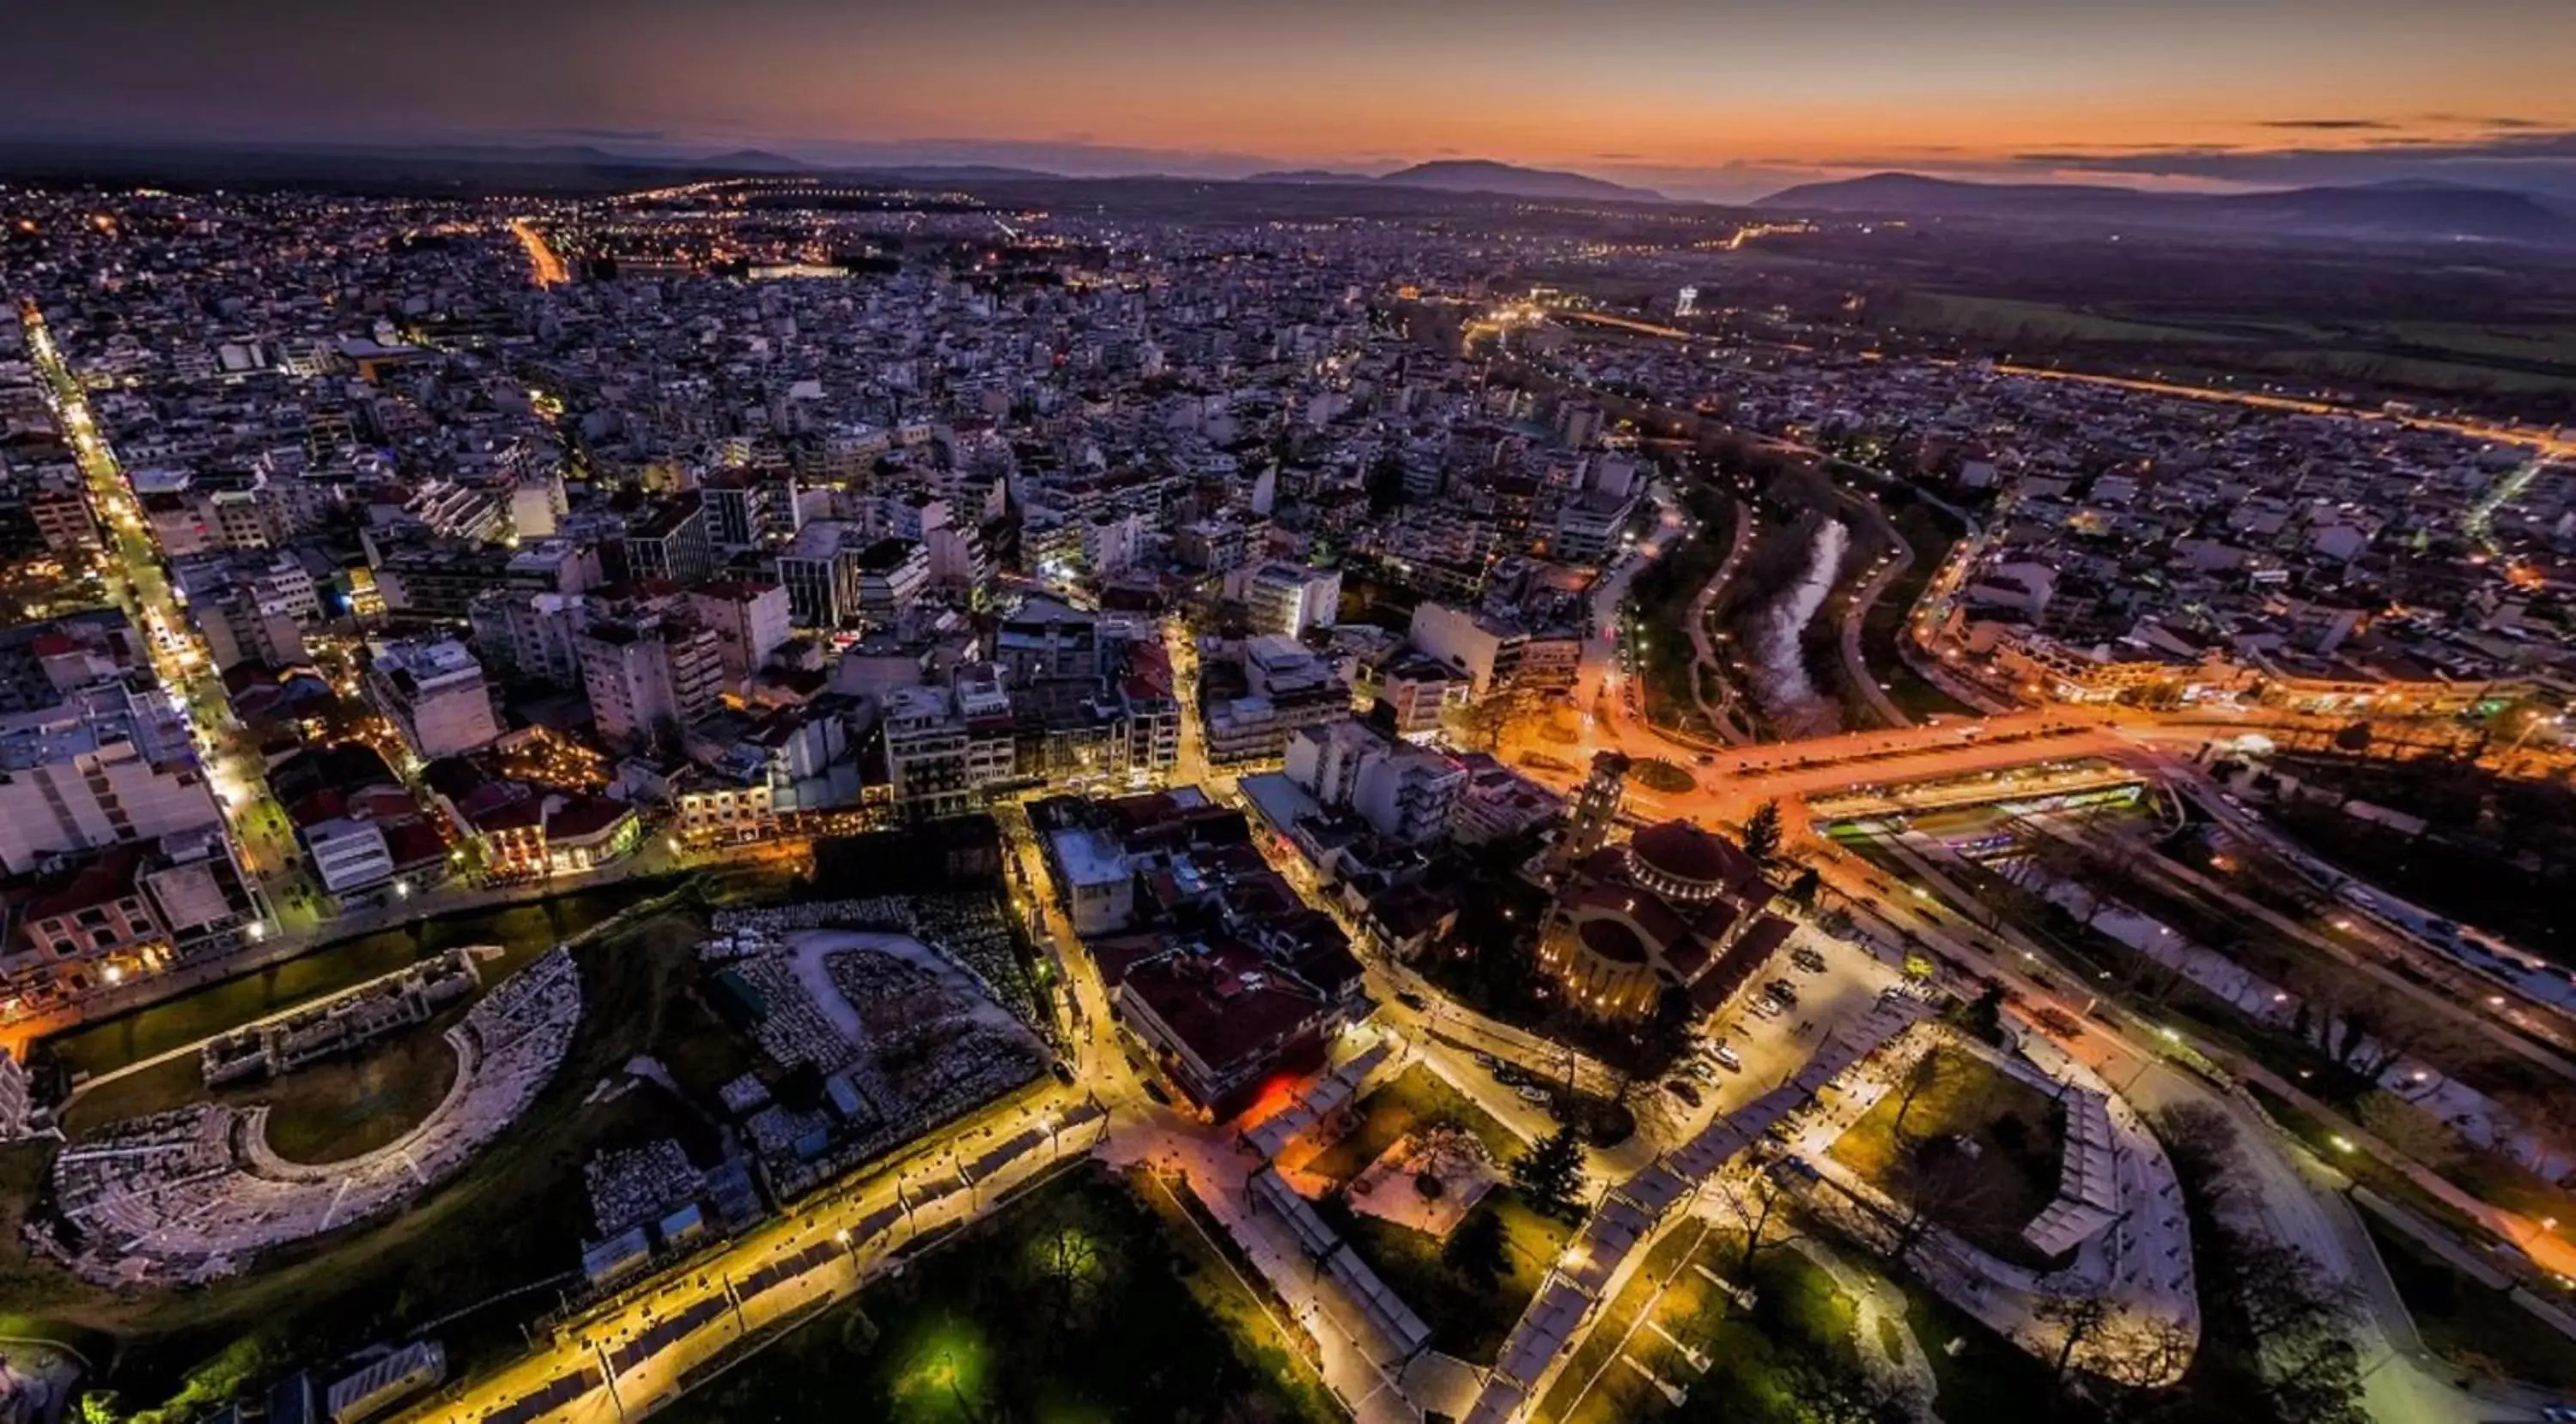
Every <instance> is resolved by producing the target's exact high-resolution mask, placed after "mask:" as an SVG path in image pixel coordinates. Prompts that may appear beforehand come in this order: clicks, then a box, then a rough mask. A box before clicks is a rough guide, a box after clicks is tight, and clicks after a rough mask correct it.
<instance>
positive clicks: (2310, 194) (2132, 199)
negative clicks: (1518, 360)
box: [1754, 173, 2576, 246]
mask: <svg viewBox="0 0 2576 1424" xmlns="http://www.w3.org/2000/svg"><path fill="white" fill-rule="evenodd" d="M1754 206H1755V207H1757V208H1766V209H1778V210H1786V211H1792V212H1811V213H1854V214H1876V215H1882V216H1887V217H1908V218H1913V217H1937V218H1971V219H1983V220H1993V221H2016V222H2080V223H2095V224H2109V225H2123V226H2132V227H2157V228H2196V229H2200V230H2203V231H2210V232H2236V233H2249V234H2252V233H2281V234H2290V233H2310V234H2318V235H2332V236H2343V237H2359V238H2378V239H2388V240H2402V241H2444V240H2456V239H2472V240H2477V241H2486V242H2515V243H2538V244H2548V245H2552V246H2559V245H2576V211H2571V210H2569V209H2567V208H2564V207H2562V206H2560V205H2559V203H2558V202H2557V201H2555V200H2552V199H2548V198H2543V197H2540V196H2537V195H2534V194H2531V193H2526V192H2522V191H2520V190H2517V189H2512V188H2496V187H2476V186H2471V185H2467V184H2456V183H2438V182H2396V183H2373V184H2367V185H2362V186H2357V187H2342V188H2286V189H2280V190H2277V191H2272V192H2261V193H2158V192H2148V191H2145V190H2142V189H2137V188H2118V187H2109V186H2101V185H2087V184H2078V183H1965V182H1959V181H1957V180H1954V179H1948V178H1926V177H1924V176H1922V175H1920V174H1915V173H1873V174H1870V175H1869V176H1867V177H1864V178H1850V179H1845V180H1843V181H1841V182H1835V183H1807V184H1802V185H1800V186H1798V187H1795V188H1784V189H1782V190H1781V191H1779V192H1777V193H1773V194H1772V195H1770V196H1769V197H1767V198H1762V199H1759V200H1757V201H1756V202H1755V203H1754Z"/></svg>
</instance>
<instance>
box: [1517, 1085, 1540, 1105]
mask: <svg viewBox="0 0 2576 1424" xmlns="http://www.w3.org/2000/svg"><path fill="white" fill-rule="evenodd" d="M1512 1091H1513V1092H1514V1093H1516V1094H1518V1095H1519V1096H1520V1099H1521V1101H1523V1102H1526V1103H1537V1104H1538V1105H1539V1106H1541V1107H1545V1106H1547V1102H1548V1096H1547V1089H1545V1088H1540V1087H1534V1086H1532V1085H1530V1084H1528V1083H1523V1084H1521V1085H1520V1086H1519V1087H1517V1088H1514V1089H1512Z"/></svg>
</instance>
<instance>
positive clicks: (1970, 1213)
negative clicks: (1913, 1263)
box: [1888, 1141, 1996, 1261]
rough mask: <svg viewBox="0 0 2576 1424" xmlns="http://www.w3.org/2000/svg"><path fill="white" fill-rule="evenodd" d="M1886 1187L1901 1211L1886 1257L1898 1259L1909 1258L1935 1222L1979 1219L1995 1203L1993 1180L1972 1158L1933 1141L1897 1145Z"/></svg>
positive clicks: (1906, 1142)
mask: <svg viewBox="0 0 2576 1424" xmlns="http://www.w3.org/2000/svg"><path fill="white" fill-rule="evenodd" d="M1890 1186H1891V1187H1892V1188H1893V1190H1892V1192H1891V1193H1890V1194H1891V1195H1892V1196H1894V1197H1895V1198H1896V1199H1897V1201H1898V1202H1899V1203H1900V1205H1901V1208H1902V1210H1901V1211H1900V1212H1899V1214H1898V1216H1897V1224H1896V1240H1895V1242H1894V1244H1893V1245H1891V1246H1890V1247H1889V1249H1888V1254H1889V1255H1891V1256H1894V1257H1895V1258H1896V1259H1898V1260H1900V1261H1902V1260H1906V1259H1909V1258H1911V1257H1912V1256H1913V1254H1914V1250H1915V1248H1916V1247H1918V1246H1921V1245H1922V1244H1923V1238H1924V1237H1926V1236H1928V1235H1930V1234H1931V1231H1932V1226H1933V1223H1934V1222H1935V1221H1936V1220H1939V1219H1943V1218H1946V1219H1948V1220H1951V1221H1969V1220H1982V1217H1981V1215H1980V1214H1981V1213H1985V1214H1991V1213H1990V1209H1991V1208H1992V1207H1993V1206H1994V1204H1995V1193H1996V1187H1995V1183H1994V1180H1993V1178H1991V1177H1989V1176H1988V1175H1986V1174H1985V1173H1983V1172H1981V1171H1979V1170H1978V1169H1977V1164H1976V1162H1975V1160H1974V1159H1972V1158H1970V1157H1968V1156H1967V1155H1966V1154H1964V1153H1961V1152H1958V1151H1955V1150H1952V1149H1950V1148H1948V1147H1946V1146H1944V1145H1943V1144H1941V1143H1939V1142H1924V1141H1903V1142H1901V1143H1900V1146H1899V1147H1898V1150H1897V1157H1896V1170H1895V1173H1894V1180H1893V1181H1892V1182H1891V1183H1890Z"/></svg>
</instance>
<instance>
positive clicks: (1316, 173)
mask: <svg viewBox="0 0 2576 1424" xmlns="http://www.w3.org/2000/svg"><path fill="white" fill-rule="evenodd" d="M1243 181H1244V182H1246V183H1312V184H1343V183H1346V184H1368V185H1370V186H1372V187H1387V188H1430V189H1434V190H1437V191H1439V192H1443V193H1501V194H1504V195H1506V196H1508V197H1515V198H1603V199H1609V200H1612V201H1616V202H1623V203H1661V202H1665V201H1667V200H1666V198H1665V197H1664V195H1663V194H1661V193H1658V192H1655V191H1654V190H1653V189H1651V188H1631V187H1629V186H1627V185H1626V184H1624V183H1612V182H1607V181H1605V180H1603V179H1599V178H1587V177H1585V176H1584V175H1582V174H1580V173H1565V172H1560V171H1558V170H1555V169H1549V168H1523V167H1520V166H1519V165H1517V164H1511V163H1496V162H1494V161H1493V160H1491V159H1485V158H1444V159H1440V160H1437V161H1435V162H1431V163H1417V164H1415V165H1413V166H1412V167H1410V168H1399V169H1397V170H1396V171H1394V172H1393V173H1387V174H1381V175H1380V176H1378V177H1375V178H1372V177H1370V176H1368V175H1367V174H1365V173H1337V172H1334V171H1333V170H1331V169H1326V168H1291V169H1283V170H1280V171H1278V172H1272V173H1255V174H1253V175H1252V176H1250V177H1248V178H1246V179H1244V180H1243Z"/></svg>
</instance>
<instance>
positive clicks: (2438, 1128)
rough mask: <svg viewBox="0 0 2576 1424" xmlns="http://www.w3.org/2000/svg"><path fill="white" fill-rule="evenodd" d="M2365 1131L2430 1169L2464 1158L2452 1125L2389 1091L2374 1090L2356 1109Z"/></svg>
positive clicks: (2355, 1115) (2357, 1117) (2358, 1119)
mask: <svg viewBox="0 0 2576 1424" xmlns="http://www.w3.org/2000/svg"><path fill="white" fill-rule="evenodd" d="M2353 1117H2354V1119H2355V1120H2356V1121H2358V1122H2359V1123H2360V1124H2361V1127H2362V1130H2363V1131H2365V1132H2367V1133H2369V1134H2370V1135H2371V1136H2373V1137H2376V1138H2378V1139H2379V1140H2380V1141H2382V1142H2385V1143H2387V1144H2388V1145H2389V1146H2391V1147H2394V1148H2396V1149H2397V1150H2398V1151H2400V1152H2403V1153H2405V1154H2406V1155H2407V1156H2409V1157H2412V1158H2414V1159H2415V1160H2416V1161H2418V1162H2421V1163H2423V1164H2424V1165H2425V1166H2427V1167H2433V1168H2440V1167H2441V1166H2443V1165H2444V1164H2446V1163H2449V1162H2452V1161H2454V1160H2456V1159H2457V1158H2458V1157H2459V1156H2460V1151H2461V1148H2462V1146H2463V1144H2462V1142H2461V1141H2460V1135H2459V1134H2458V1133H2457V1132H2454V1131H2452V1130H2451V1126H2450V1124H2449V1123H2446V1122H2444V1121H2442V1120H2441V1119H2440V1118H2438V1117H2435V1116H2434V1115H2433V1114H2431V1113H2429V1112H2426V1111H2425V1110H2424V1109H2422V1108H2420V1107H2417V1106H2416V1105H2415V1104H2413V1103H2410V1102H2408V1101H2406V1100H2405V1099H2404V1098H2401V1097H2399V1096H2397V1095H2396V1094H2395V1093H2392V1092H2390V1091H2388V1090H2387V1089H2385V1088H2373V1089H2372V1090H2370V1091H2369V1092H2367V1093H2364V1094H2362V1095H2361V1101H2360V1102H2358V1103H2355V1104H2354V1105H2353Z"/></svg>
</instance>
